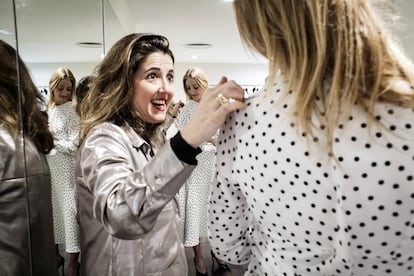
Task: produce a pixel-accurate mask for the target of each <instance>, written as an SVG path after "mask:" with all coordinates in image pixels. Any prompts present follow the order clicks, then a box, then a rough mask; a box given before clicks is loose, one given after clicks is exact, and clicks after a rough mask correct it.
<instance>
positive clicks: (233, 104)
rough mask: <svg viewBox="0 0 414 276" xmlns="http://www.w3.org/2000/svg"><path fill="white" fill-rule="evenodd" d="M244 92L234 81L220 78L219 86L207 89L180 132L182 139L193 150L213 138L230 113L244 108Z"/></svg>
mask: <svg viewBox="0 0 414 276" xmlns="http://www.w3.org/2000/svg"><path fill="white" fill-rule="evenodd" d="M243 95H244V91H243V88H241V87H240V85H238V84H237V83H236V82H235V81H232V80H231V81H228V80H227V78H226V77H222V78H221V80H220V82H219V84H218V85H217V86H215V87H213V88H208V89H207V90H206V91H205V92H204V94H203V96H202V98H201V100H200V103H199V105H198V107H197V110H196V112H195V113H194V114H193V116H192V117H191V120H190V122H189V123H188V124H187V126H186V127H185V128H183V129H182V130H181V136H182V137H183V139H184V140H185V141H186V142H187V143H188V144H190V145H191V146H193V147H194V148H196V147H198V146H199V145H201V144H202V143H203V142H205V141H207V140H209V139H210V138H211V137H212V136H214V135H215V134H216V132H217V130H218V129H219V128H220V127H221V125H222V124H223V123H224V120H225V118H226V116H227V114H229V113H230V112H232V111H234V110H237V109H244V108H246V105H245V103H244V102H243Z"/></svg>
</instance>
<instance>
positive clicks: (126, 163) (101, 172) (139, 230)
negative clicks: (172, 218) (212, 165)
mask: <svg viewBox="0 0 414 276" xmlns="http://www.w3.org/2000/svg"><path fill="white" fill-rule="evenodd" d="M145 143H146V142H145V141H144V140H143V139H142V138H141V137H140V136H138V135H137V134H136V133H135V132H134V131H132V129H130V128H123V127H119V126H117V125H114V124H111V123H103V124H101V125H98V126H97V127H95V128H94V129H92V130H91V133H90V134H89V135H88V137H87V138H86V139H85V141H84V142H83V144H82V145H81V147H80V149H79V152H78V155H77V162H76V163H77V170H78V172H77V178H78V179H77V183H78V186H79V185H80V186H83V187H82V188H83V189H82V190H83V191H85V190H86V191H87V192H88V193H90V194H91V195H92V198H93V205H92V206H93V216H94V218H95V219H96V220H98V221H99V222H100V223H101V224H102V225H103V226H104V228H105V229H106V231H108V232H109V233H110V234H112V235H113V236H115V237H117V238H121V239H136V238H139V237H140V235H143V234H146V233H148V232H149V231H151V229H152V228H153V226H154V224H155V222H156V220H157V217H158V215H159V213H160V212H161V211H162V209H163V208H164V207H165V205H167V204H168V203H169V202H170V201H171V200H173V199H174V197H175V195H176V193H177V192H178V190H179V189H180V187H181V185H182V184H183V183H184V182H185V180H186V179H187V178H188V176H189V175H190V174H191V172H192V171H193V169H194V168H195V166H194V165H189V164H187V163H185V162H182V161H180V160H179V159H178V158H177V156H176V154H175V153H174V151H173V150H172V148H171V145H170V143H166V144H165V145H164V146H163V147H161V148H160V149H159V150H158V152H157V153H156V154H155V156H154V157H153V158H152V159H151V157H150V156H149V155H148V154H145V153H144V151H142V150H140V148H141V146H142V145H143V144H145Z"/></svg>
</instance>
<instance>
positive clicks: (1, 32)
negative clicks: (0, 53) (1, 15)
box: [0, 29, 13, 35]
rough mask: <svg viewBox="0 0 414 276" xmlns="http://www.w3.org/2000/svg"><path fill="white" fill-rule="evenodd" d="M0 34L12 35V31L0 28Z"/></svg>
mask: <svg viewBox="0 0 414 276" xmlns="http://www.w3.org/2000/svg"><path fill="white" fill-rule="evenodd" d="M0 34H4V35H12V34H13V33H11V32H9V31H8V30H5V29H0Z"/></svg>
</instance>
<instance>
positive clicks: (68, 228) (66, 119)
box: [47, 101, 80, 253]
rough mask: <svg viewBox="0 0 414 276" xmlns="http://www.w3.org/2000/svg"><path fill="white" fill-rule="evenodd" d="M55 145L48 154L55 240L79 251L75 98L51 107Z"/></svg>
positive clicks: (51, 122)
mask: <svg viewBox="0 0 414 276" xmlns="http://www.w3.org/2000/svg"><path fill="white" fill-rule="evenodd" d="M48 116H49V129H50V130H51V132H52V134H53V136H54V139H55V148H54V149H53V150H52V151H51V152H50V154H48V155H47V161H48V163H49V167H50V174H51V178H52V206H53V224H54V233H55V243H56V244H64V245H65V250H66V252H68V253H76V252H80V246H79V225H78V222H77V219H76V214H77V211H76V203H75V167H74V166H75V154H76V151H77V148H78V144H79V127H80V125H79V117H78V115H77V113H76V112H75V110H74V108H73V107H72V102H70V101H69V102H67V103H65V104H62V105H57V106H56V105H54V106H52V107H51V108H50V109H49V110H48Z"/></svg>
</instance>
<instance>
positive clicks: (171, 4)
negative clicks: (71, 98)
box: [0, 0, 414, 252]
mask: <svg viewBox="0 0 414 276" xmlns="http://www.w3.org/2000/svg"><path fill="white" fill-rule="evenodd" d="M374 1H375V0H374ZM213 2H214V4H211V6H214V8H216V9H217V10H219V11H220V13H219V16H217V18H214V19H213V20H211V18H210V17H211V14H214V13H213V12H209V11H210V10H209V9H210V8H211V7H210V6H209V5H208V4H207V3H209V4H210V3H213ZM383 2H384V1H383ZM390 3H391V1H390ZM197 5H198V6H199V7H198V9H203V12H202V13H194V12H191V9H192V8H193V7H192V6H194V3H193V0H180V1H165V0H154V1H133V0H88V1H85V0H70V1H61V0H37V1H31V0H1V1H0V39H2V40H4V41H6V42H7V43H9V44H10V45H11V46H12V47H14V48H17V47H18V50H19V54H20V56H21V58H22V59H23V61H24V62H25V63H26V64H27V65H28V67H29V69H30V71H31V73H32V77H33V80H34V82H35V84H36V85H37V86H38V88H39V90H43V91H46V92H45V98H46V99H47V98H48V94H47V93H49V91H48V90H49V88H48V82H49V78H50V75H51V73H52V72H53V70H54V69H56V68H58V67H68V68H70V69H71V70H72V71H73V73H74V74H75V77H76V79H77V80H79V79H80V78H82V77H83V76H86V75H89V74H91V73H92V71H93V70H94V68H95V66H96V65H97V64H98V62H99V61H100V60H101V58H102V56H103V55H104V54H105V51H107V50H108V49H109V48H110V47H111V46H112V45H113V43H114V42H115V41H117V40H118V39H119V38H121V37H122V36H124V35H126V34H127V33H130V32H157V33H161V34H164V35H166V36H167V37H168V38H169V39H170V42H171V44H172V45H171V46H172V48H173V50H174V53H177V54H176V76H177V77H176V93H177V96H178V98H179V99H182V100H185V96H184V93H183V89H182V87H181V86H182V84H181V77H182V75H183V74H184V72H185V70H186V69H187V68H188V66H190V65H196V66H197V65H200V66H202V67H203V68H204V69H205V71H206V73H207V75H208V76H209V79H210V80H211V83H212V84H214V83H216V82H217V81H218V80H219V78H220V77H221V75H222V74H226V75H227V76H229V78H231V79H235V80H237V81H239V82H240V83H241V84H242V85H245V86H246V87H255V86H256V85H257V86H261V85H262V84H263V82H264V79H265V77H266V75H267V63H266V61H263V60H261V59H260V58H256V57H252V58H251V59H247V58H246V56H245V54H246V51H245V49H243V46H242V45H241V43H240V40H239V37H238V36H237V33H235V32H237V30H236V29H235V22H234V19H233V18H232V10H231V6H230V5H231V4H229V3H224V1H219V0H217V1H213V0H199V1H197ZM128 7H130V8H129V9H128ZM387 9H390V10H391V11H393V12H396V13H397V14H398V15H400V16H401V17H402V18H401V19H399V21H398V22H399V23H398V24H396V23H394V21H392V20H391V21H389V22H390V24H391V26H390V28H391V29H392V30H396V31H395V34H396V35H397V36H398V37H399V38H400V40H401V43H402V44H403V46H404V48H405V49H406V52H407V54H408V55H409V56H411V57H412V58H414V35H413V32H410V28H412V27H411V26H413V24H412V23H413V22H412V21H413V19H411V13H412V11H413V10H414V1H411V0H395V1H392V3H391V6H389V5H388V8H387ZM14 11H15V12H16V17H15V16H14ZM214 11H216V10H214ZM187 16H188V17H187ZM224 19H226V20H229V21H221V20H224ZM177 22H180V23H182V25H178V23H177ZM226 22H228V23H226ZM156 23H157V24H156ZM206 24H207V25H211V26H213V27H214V29H213V32H212V33H210V32H207V30H209V31H211V30H210V29H205V27H206V26H204V25H206ZM394 24H395V25H394ZM15 26H17V29H15ZM174 30H175V32H172V33H171V31H174ZM223 30H224V31H223ZM227 31H228V32H231V35H228V33H226V32H227ZM186 34H189V37H190V38H188V37H187V36H184V35H186ZM203 34H207V35H203ZM227 36H228V37H230V38H231V43H227V44H230V45H225V44H226V42H225V43H224V45H223V41H224V40H225V38H226V37H227ZM17 42H18V43H17ZM56 42H59V43H56ZM199 42H201V43H210V42H211V43H212V45H213V47H211V48H209V49H194V48H188V47H187V46H186V45H187V44H197V43H199ZM216 45H217V47H216ZM224 46H231V47H230V51H229V52H230V53H236V56H235V57H234V56H231V55H230V54H228V56H229V57H230V56H231V59H230V58H229V59H227V58H226V59H225V58H222V60H213V61H212V62H209V58H210V57H213V56H215V55H216V54H217V52H222V51H223V50H224V48H223V47H224ZM240 49H241V50H240ZM190 55H192V56H196V55H199V56H200V57H201V58H200V59H194V60H193V59H191V58H190V57H189V56H190ZM237 55H238V56H237ZM203 56H204V59H203ZM28 252H29V248H28Z"/></svg>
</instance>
